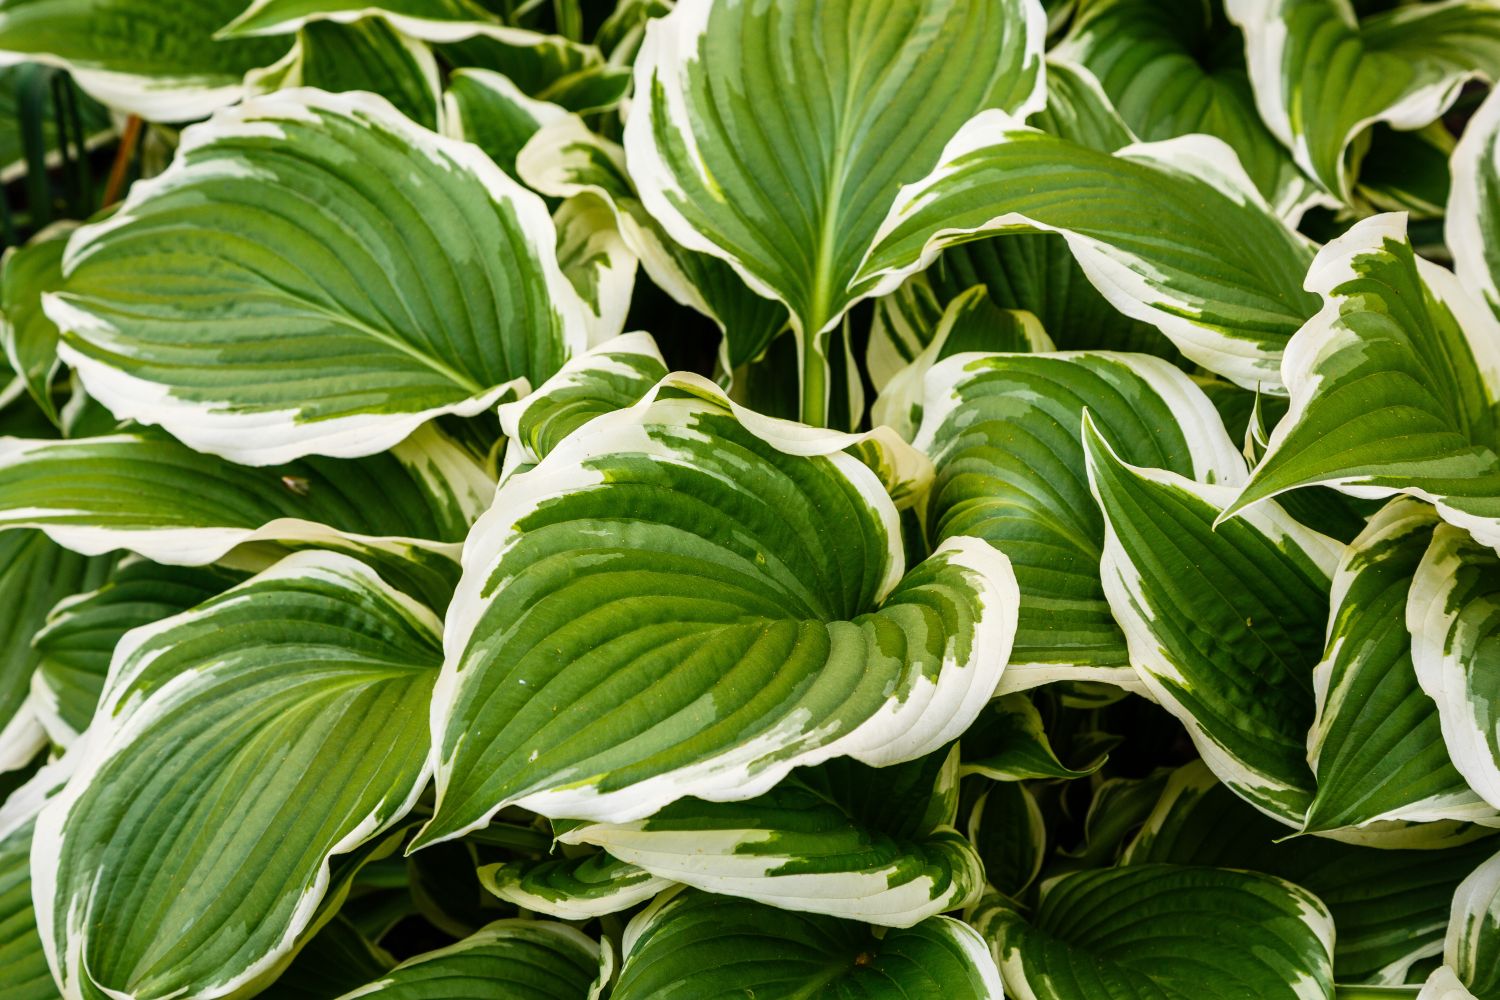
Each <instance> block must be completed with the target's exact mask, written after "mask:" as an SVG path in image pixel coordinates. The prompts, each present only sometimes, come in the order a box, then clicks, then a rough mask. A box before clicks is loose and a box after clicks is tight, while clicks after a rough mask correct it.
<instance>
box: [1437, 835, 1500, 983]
mask: <svg viewBox="0 0 1500 1000" xmlns="http://www.w3.org/2000/svg"><path fill="white" fill-rule="evenodd" d="M1443 960H1444V962H1445V963H1446V964H1447V965H1448V966H1450V967H1451V968H1452V969H1453V971H1454V972H1455V973H1456V975H1457V978H1458V979H1459V980H1461V981H1462V982H1463V984H1464V985H1465V986H1466V987H1468V988H1469V990H1470V991H1471V992H1472V993H1473V994H1474V996H1476V997H1478V998H1479V1000H1494V998H1495V997H1500V854H1497V855H1495V856H1494V857H1493V858H1490V859H1489V860H1488V861H1486V862H1485V863H1484V864H1482V865H1480V866H1479V867H1478V868H1476V869H1474V873H1473V874H1472V875H1470V876H1469V877H1468V878H1466V879H1464V880H1463V882H1462V883H1461V884H1460V885H1459V887H1458V891H1457V892H1455V893H1454V894H1453V915H1452V917H1451V918H1450V920H1449V922H1448V936H1447V938H1446V940H1445V941H1444V942H1443Z"/></svg>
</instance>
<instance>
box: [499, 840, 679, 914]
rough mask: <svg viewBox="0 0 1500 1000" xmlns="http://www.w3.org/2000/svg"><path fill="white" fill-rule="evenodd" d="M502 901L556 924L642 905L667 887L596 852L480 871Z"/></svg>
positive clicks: (667, 882)
mask: <svg viewBox="0 0 1500 1000" xmlns="http://www.w3.org/2000/svg"><path fill="white" fill-rule="evenodd" d="M479 879H480V881H481V882H482V883H484V887H485V888H486V889H488V890H489V891H490V892H493V893H494V894H495V895H497V896H499V897H500V898H501V899H504V900H506V901H507V902H511V903H515V904H516V905H517V906H520V907H523V908H525V909H528V910H533V911H535V912H537V913H545V914H546V915H547V916H549V917H556V918H558V919H559V920H587V919H589V918H590V917H597V916H600V915H602V914H605V913H618V912H619V911H620V910H628V909H630V908H631V907H632V906H636V905H637V904H640V903H644V902H646V901H647V900H648V899H650V898H651V897H653V896H655V895H656V894H657V893H660V892H662V891H663V890H665V889H667V888H669V887H671V885H672V881H671V879H664V878H658V877H657V876H655V875H652V874H651V873H650V872H648V871H646V870H645V869H643V868H638V867H636V866H635V865H633V864H630V863H628V862H625V861H621V860H619V859H618V858H614V857H611V856H610V855H608V854H606V853H604V852H603V851H600V852H598V853H595V854H588V855H584V856H583V857H577V858H549V859H547V860H544V861H512V862H508V863H505V864H494V865H486V866H485V867H483V868H481V869H479Z"/></svg>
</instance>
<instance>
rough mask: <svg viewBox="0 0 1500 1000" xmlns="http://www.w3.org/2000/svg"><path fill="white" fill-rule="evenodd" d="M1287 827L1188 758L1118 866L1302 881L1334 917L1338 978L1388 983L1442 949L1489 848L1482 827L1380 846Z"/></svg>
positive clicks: (1402, 977)
mask: <svg viewBox="0 0 1500 1000" xmlns="http://www.w3.org/2000/svg"><path fill="white" fill-rule="evenodd" d="M1286 832H1287V831H1286V827H1284V826H1282V825H1281V824H1279V823H1277V822H1275V821H1274V820H1272V819H1270V818H1269V817H1266V816H1263V815H1261V814H1260V813H1258V812H1256V811H1255V810H1254V809H1252V808H1250V807H1249V806H1248V805H1246V804H1245V803H1244V802H1242V801H1241V800H1240V799H1239V798H1238V797H1236V796H1235V794H1234V793H1233V792H1231V791H1230V790H1229V788H1227V787H1226V786H1225V785H1223V784H1222V783H1220V782H1219V781H1218V779H1216V778H1215V777H1214V776H1213V773H1212V772H1210V771H1209V770H1208V768H1207V767H1205V766H1204V765H1203V762H1202V761H1195V762H1193V763H1192V764H1189V765H1187V766H1186V767H1182V768H1179V769H1178V770H1177V771H1175V772H1174V773H1173V774H1172V776H1171V780H1170V781H1168V782H1167V786H1166V789H1165V791H1163V793H1162V795H1161V798H1160V801H1159V802H1157V803H1156V807H1155V809H1154V810H1152V811H1151V814H1150V816H1149V817H1148V818H1147V819H1146V822H1145V826H1144V827H1143V828H1142V830H1141V832H1140V834H1139V835H1138V836H1137V837H1136V838H1135V840H1134V841H1132V842H1131V844H1130V846H1129V847H1128V848H1127V849H1126V851H1125V855H1124V857H1123V859H1122V863H1123V864H1127V865H1128V864H1142V863H1153V862H1169V863H1172V864H1183V865H1212V866H1218V867H1234V868H1244V869H1250V870H1253V871H1260V872H1265V873H1266V874H1268V875H1275V876H1277V877H1279V878H1284V879H1286V880H1287V881H1289V882H1293V883H1295V884H1297V885H1300V886H1302V887H1304V888H1306V889H1307V890H1308V891H1310V892H1312V893H1313V894H1315V895H1316V896H1317V897H1318V898H1319V899H1321V900H1323V902H1324V903H1326V904H1327V905H1328V909H1329V911H1330V912H1331V913H1332V914H1333V920H1334V925H1335V926H1336V927H1337V928H1338V934H1337V939H1336V941H1335V946H1334V972H1335V974H1336V975H1337V977H1338V979H1339V981H1340V982H1350V983H1356V982H1371V983H1383V984H1390V985H1396V984H1400V983H1404V982H1406V981H1407V979H1408V973H1409V970H1410V969H1411V968H1412V966H1413V965H1414V964H1415V963H1417V962H1419V961H1421V960H1422V959H1424V958H1430V957H1431V956H1434V955H1436V954H1438V953H1439V952H1440V951H1441V950H1442V944H1443V934H1444V932H1445V930H1446V928H1447V926H1448V908H1449V903H1450V902H1451V901H1452V899H1453V893H1454V890H1455V889H1456V888H1457V887H1458V885H1459V883H1460V882H1461V881H1462V880H1463V879H1464V878H1465V877H1466V876H1467V875H1468V874H1469V873H1470V872H1471V871H1473V870H1474V867H1475V866H1476V865H1478V864H1479V863H1480V862H1481V861H1483V860H1484V859H1485V858H1487V857H1489V856H1490V855H1491V854H1492V853H1494V851H1495V848H1496V845H1497V841H1496V840H1495V839H1494V838H1493V837H1484V839H1479V840H1475V839H1474V834H1475V833H1476V832H1478V833H1480V834H1484V833H1485V832H1486V831H1483V830H1478V828H1475V827H1472V826H1471V827H1466V828H1464V829H1463V830H1459V831H1457V836H1455V837H1454V838H1452V839H1451V840H1443V839H1440V838H1439V839H1428V840H1417V841H1415V842H1413V843H1412V844H1411V845H1409V847H1401V848H1385V849H1381V848H1374V847H1362V846H1356V845H1352V844H1347V843H1339V842H1336V841H1333V840H1329V839H1326V838H1323V837H1298V838H1296V839H1293V840H1290V841H1286V842H1284V843H1278V841H1283V840H1284V838H1285V837H1286ZM1417 832H1419V833H1421V834H1423V835H1424V836H1425V834H1426V831H1420V830H1419V831H1417ZM1466 838H1467V841H1466Z"/></svg>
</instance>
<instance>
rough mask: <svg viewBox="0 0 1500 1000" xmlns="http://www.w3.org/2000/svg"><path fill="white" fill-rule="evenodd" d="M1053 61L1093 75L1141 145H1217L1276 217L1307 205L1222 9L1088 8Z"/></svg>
mask: <svg viewBox="0 0 1500 1000" xmlns="http://www.w3.org/2000/svg"><path fill="white" fill-rule="evenodd" d="M1051 58H1052V59H1053V60H1057V59H1064V60H1073V61H1075V62H1077V63H1079V64H1080V65H1082V66H1084V67H1086V68H1087V69H1088V70H1089V71H1091V72H1092V73H1093V75H1094V76H1096V77H1097V78H1098V80H1099V83H1100V85H1101V86H1102V87H1103V88H1104V91H1105V92H1106V93H1107V94H1108V95H1109V97H1110V99H1111V100H1112V101H1113V103H1114V106H1115V107H1116V108H1118V109H1119V113H1120V115H1121V117H1123V118H1124V120H1125V121H1126V122H1127V123H1128V124H1129V126H1130V128H1131V129H1132V130H1133V131H1134V132H1135V134H1136V135H1138V136H1140V137H1141V138H1142V139H1145V140H1147V141H1151V142H1154V141H1157V140H1161V139H1173V138H1176V137H1177V136H1180V135H1189V134H1192V133H1202V134H1206V135H1212V136H1217V137H1218V138H1220V139H1223V140H1224V141H1225V142H1227V143H1228V144H1229V146H1230V148H1231V149H1233V150H1234V152H1235V154H1236V156H1238V158H1239V161H1240V163H1241V164H1242V165H1243V166H1244V168H1245V173H1246V174H1248V175H1249V177H1250V179H1251V180H1252V181H1253V182H1254V183H1255V187H1256V189H1257V190H1258V191H1260V193H1261V195H1262V196H1264V198H1265V199H1266V201H1268V202H1269V203H1270V204H1271V205H1272V206H1273V207H1274V209H1275V210H1276V212H1277V214H1279V215H1282V216H1283V217H1287V218H1290V219H1292V220H1294V221H1295V219H1296V218H1297V217H1298V216H1300V214H1301V212H1302V210H1303V209H1304V208H1306V207H1307V206H1308V204H1309V202H1310V201H1311V200H1312V199H1311V197H1310V196H1311V195H1312V194H1313V193H1314V188H1313V185H1312V182H1311V181H1309V180H1308V179H1307V178H1306V177H1305V176H1304V175H1303V173H1302V171H1301V170H1300V169H1298V167H1297V165H1296V163H1295V162H1293V160H1292V157H1291V154H1290V153H1288V152H1287V150H1286V147H1284V146H1283V145H1282V144H1281V142H1280V140H1278V139H1277V138H1276V136H1274V135H1273V134H1271V131H1270V130H1269V129H1267V128H1266V126H1265V124H1264V123H1263V122H1262V121H1261V120H1260V113H1259V112H1258V111H1256V108H1255V95H1254V94H1253V93H1252V91H1251V89H1250V79H1249V76H1248V75H1247V74H1246V71H1245V51H1244V40H1243V39H1242V38H1241V36H1240V32H1239V30H1238V29H1237V28H1235V26H1234V25H1233V24H1230V23H1227V22H1226V21H1225V20H1224V14H1223V11H1222V9H1218V8H1216V7H1215V6H1214V5H1209V4H1205V3H1202V2H1201V0H1165V2H1163V0H1089V2H1086V3H1084V4H1083V5H1082V6H1081V8H1080V10H1079V12H1078V15H1077V16H1076V17H1075V18H1074V19H1073V23H1072V24H1071V25H1070V26H1069V28H1068V36H1067V38H1065V39H1064V40H1063V41H1062V42H1061V43H1059V45H1058V46H1057V47H1056V48H1054V49H1053V50H1052V53H1051ZM1049 131H1050V129H1049Z"/></svg>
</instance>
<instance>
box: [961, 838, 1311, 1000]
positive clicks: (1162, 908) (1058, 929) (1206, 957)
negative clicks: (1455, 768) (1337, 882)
mask: <svg viewBox="0 0 1500 1000" xmlns="http://www.w3.org/2000/svg"><path fill="white" fill-rule="evenodd" d="M973 919H974V924H975V926H976V927H977V928H978V929H979V932H980V933H981V934H983V935H984V936H985V937H986V938H987V939H989V940H990V942H991V944H992V946H993V948H994V953H995V958H996V961H997V962H998V963H999V965H1000V970H1001V973H1002V974H1003V976H1004V977H1005V985H1006V988H1007V989H1009V990H1010V991H1011V992H1012V993H1014V994H1016V995H1017V996H1021V997H1026V998H1028V1000H1125V998H1129V1000H1136V998H1139V1000H1211V998H1212V1000H1219V998H1223V1000H1230V998H1238V997H1256V998H1257V1000H1331V998H1332V996H1333V937H1334V928H1333V920H1332V918H1331V917H1330V916H1329V914H1328V910H1327V908H1326V907H1324V906H1323V904H1322V903H1321V902H1320V901H1319V900H1318V898H1317V897H1316V896H1314V895H1313V894H1312V893H1310V892H1308V891H1307V890H1305V889H1302V888H1299V887H1298V886H1295V885H1292V884H1291V883H1290V882H1284V881H1282V880H1281V879H1277V878H1272V877H1270V876H1267V875H1261V874H1258V873H1255V872H1242V871H1230V870H1227V869H1220V868H1193V867H1182V866H1178V865H1134V866H1131V867H1127V868H1115V869H1104V870H1098V871H1083V872H1074V873H1072V874H1070V875H1064V876H1061V877H1059V878H1056V879H1053V880H1051V881H1049V882H1047V883H1045V884H1044V885H1043V886H1042V893H1041V901H1040V903H1039V904H1038V906H1037V909H1036V912H1035V913H1034V914H1032V915H1030V916H1029V917H1027V916H1024V915H1022V914H1021V913H1020V912H1019V911H1017V910H1016V909H1015V908H1014V907H1013V905H1011V904H1009V903H1007V902H1006V901H1005V900H1003V899H1001V898H999V897H990V898H989V899H988V900H986V901H985V902H984V903H982V904H980V908H979V910H978V911H977V912H976V913H975V914H974V918H973Z"/></svg>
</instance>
